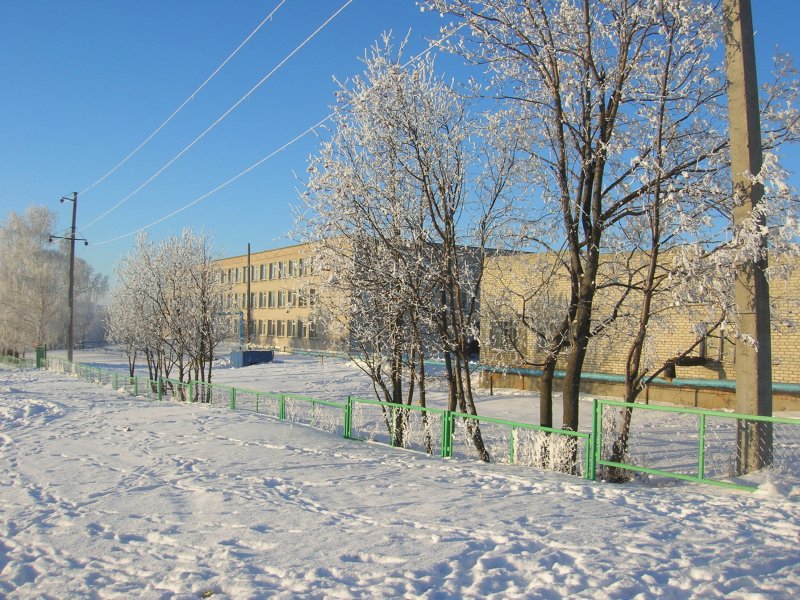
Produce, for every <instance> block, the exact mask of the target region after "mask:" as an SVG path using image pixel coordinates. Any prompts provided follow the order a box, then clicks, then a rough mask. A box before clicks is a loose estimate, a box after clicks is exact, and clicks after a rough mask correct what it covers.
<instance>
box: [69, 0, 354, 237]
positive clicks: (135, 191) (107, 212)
mask: <svg viewBox="0 0 800 600" xmlns="http://www.w3.org/2000/svg"><path fill="white" fill-rule="evenodd" d="M352 2H353V0H347V1H346V2H345V3H344V4H343V5H342V6H341V7H340V8H339V9H338V10H337V11H336V12H335V13H333V14H332V15H331V16H330V17H328V19H327V20H326V21H325V22H324V23H323V24H322V25H320V26H319V27H317V29H315V30H314V32H313V33H312V34H311V35H309V36H308V37H307V38H306V39H305V40H303V42H302V43H301V44H300V45H299V46H297V47H296V48H295V49H294V50H292V51H291V52H290V53H289V54H288V55H286V57H285V58H284V59H283V60H281V61H280V62H279V63H278V64H277V65H276V66H275V67H273V69H272V70H271V71H270V72H269V73H267V74H266V75H265V76H264V77H262V78H261V79H260V80H259V81H258V83H256V84H255V85H254V86H253V87H252V88H250V90H249V91H248V92H247V93H246V94H245V95H244V96H242V97H241V98H239V100H237V101H236V102H235V103H234V104H233V105H232V106H231V107H230V108H229V109H228V110H226V111H225V112H224V113H223V114H222V115H221V116H220V117H219V118H218V119H217V120H216V121H214V122H213V123H212V124H211V125H209V126H208V127H207V128H206V129H205V130H204V131H203V132H202V133H201V134H200V135H198V136H197V137H196V138H195V139H194V140H192V142H191V143H190V144H189V145H188V146H186V147H185V148H184V149H183V150H181V151H180V152H179V153H178V154H176V155H175V156H174V157H172V158H171V159H170V160H169V161H167V162H166V163H165V164H164V165H163V166H162V167H161V168H160V169H158V170H157V171H156V172H155V173H153V175H151V176H150V177H149V178H147V179H146V180H145V181H144V183H142V184H141V185H139V187H137V188H136V189H134V190H133V191H132V192H131V193H130V194H128V195H127V196H125V197H124V198H123V199H122V200H120V201H119V202H117V203H116V204H115V205H114V206H112V207H111V208H109V209H108V210H107V211H105V212H104V213H102V214H101V215H100V216H99V217H97V218H95V219H94V220H92V221H90V222H89V223H87V224H86V225H84V227H83V229H84V230H85V229H88V228H89V227H91V226H92V225H94V224H95V223H97V222H98V221H100V220H101V219H103V218H104V217H106V216H107V215H109V214H110V213H111V212H113V211H115V210H116V209H117V208H119V207H120V206H122V205H123V204H125V202H127V201H128V200H130V199H131V198H132V197H133V196H135V195H136V194H138V193H139V192H140V191H141V190H142V189H144V188H145V187H146V186H147V185H149V184H150V183H152V181H153V180H154V179H155V178H156V177H158V176H159V175H161V173H163V172H164V171H166V170H167V169H168V168H169V167H170V166H172V165H173V164H174V163H175V162H176V161H177V160H178V159H179V158H180V157H181V156H183V155H184V154H186V153H187V152H188V151H189V150H190V149H191V148H192V147H193V146H194V145H195V144H196V143H197V142H199V141H200V140H201V139H203V138H204V137H205V136H206V135H207V134H208V133H209V132H210V131H211V130H212V129H214V128H215V127H216V126H217V125H219V124H220V123H221V122H222V121H223V120H224V119H225V118H226V117H227V116H228V115H230V114H231V113H232V112H233V111H234V110H236V108H238V107H239V105H241V104H242V102H244V101H245V100H247V99H248V98H249V97H250V96H251V95H252V94H253V93H254V92H255V91H256V90H257V89H258V88H259V87H261V86H262V85H263V84H264V83H265V82H266V81H267V80H268V79H269V78H270V77H272V75H274V74H275V72H276V71H278V69H280V68H281V67H282V66H283V65H285V64H286V63H287V62H288V61H289V59H291V58H292V57H293V56H294V55H295V54H297V53H298V52H299V51H300V50H301V49H302V48H303V47H304V46H306V45H307V44H308V43H309V42H310V41H311V40H312V39H313V38H314V37H316V35H317V34H319V32H320V31H322V30H323V29H324V28H325V27H327V25H328V24H329V23H330V22H331V21H333V20H334V19H335V18H336V17H337V16H338V15H339V13H341V12H342V11H343V10H344V9H345V8H347V7H348V6H349V5H350V4H352Z"/></svg>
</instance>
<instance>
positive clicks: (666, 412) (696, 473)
mask: <svg viewBox="0 0 800 600" xmlns="http://www.w3.org/2000/svg"><path fill="white" fill-rule="evenodd" d="M626 409H630V410H631V411H632V412H631V421H630V430H629V433H628V440H627V448H626V452H625V453H624V455H623V456H622V457H619V456H614V455H615V454H617V455H618V454H619V448H617V449H616V452H615V448H614V443H615V442H617V440H618V432H619V430H620V423H621V419H622V413H623V411H624V410H626ZM754 424H759V426H767V427H770V428H771V430H772V437H773V443H772V448H771V454H772V466H771V469H772V470H773V471H774V472H777V473H779V474H780V473H785V474H791V475H793V476H796V477H800V419H793V418H781V417H760V416H754V415H743V414H737V413H727V412H721V411H713V410H705V409H699V408H682V407H675V406H656V405H652V404H631V403H625V402H618V401H615V400H595V401H594V430H595V431H596V438H595V439H596V441H595V449H594V452H595V460H594V462H595V464H596V465H597V466H598V467H600V468H601V469H603V468H611V469H620V470H622V471H628V472H631V473H640V474H643V475H644V476H647V477H656V478H658V477H663V478H670V479H681V480H685V481H695V482H702V483H710V484H713V485H717V486H722V487H728V488H734V489H740V490H753V489H755V488H756V487H757V484H756V483H754V482H753V481H750V480H748V479H747V478H746V477H741V476H740V475H739V473H740V472H741V468H740V465H739V464H738V463H739V461H740V458H739V457H740V456H741V454H742V447H741V446H742V444H745V443H747V440H746V436H743V435H742V432H747V431H750V430H751V429H752V427H751V426H752V425H754ZM612 458H617V460H612ZM620 458H621V460H620Z"/></svg>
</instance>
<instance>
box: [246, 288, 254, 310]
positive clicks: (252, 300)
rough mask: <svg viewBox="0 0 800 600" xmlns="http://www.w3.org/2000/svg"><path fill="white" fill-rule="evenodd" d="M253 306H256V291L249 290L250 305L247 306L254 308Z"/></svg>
mask: <svg viewBox="0 0 800 600" xmlns="http://www.w3.org/2000/svg"><path fill="white" fill-rule="evenodd" d="M255 306H256V293H255V292H251V294H250V306H248V307H247V308H254V307H255Z"/></svg>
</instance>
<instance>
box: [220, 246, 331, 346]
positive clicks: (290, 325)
mask: <svg viewBox="0 0 800 600" xmlns="http://www.w3.org/2000/svg"><path fill="white" fill-rule="evenodd" d="M313 257H314V249H313V246H311V245H309V244H298V245H294V246H288V247H285V248H278V249H275V250H264V251H259V252H253V253H250V254H249V255H248V254H243V255H240V256H232V257H229V258H224V259H221V260H219V261H217V263H216V265H217V267H218V269H219V276H220V278H221V280H222V282H223V283H224V284H227V288H228V289H227V291H226V292H225V297H224V298H223V304H224V306H225V310H226V312H228V313H230V314H231V335H232V336H234V335H236V336H238V322H239V317H240V316H241V320H242V321H243V324H244V338H245V340H244V341H245V343H247V344H249V345H251V346H256V347H264V348H276V349H279V350H292V349H294V350H298V349H304V350H331V349H333V348H332V345H333V342H332V341H331V340H330V339H328V337H327V336H326V335H325V333H324V332H322V331H319V328H318V319H317V306H318V287H317V283H318V280H319V277H318V274H317V273H315V271H314V263H313Z"/></svg>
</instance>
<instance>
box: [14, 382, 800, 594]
mask: <svg viewBox="0 0 800 600" xmlns="http://www.w3.org/2000/svg"><path fill="white" fill-rule="evenodd" d="M770 489H772V491H773V492H775V489H774V486H773V487H772V488H771V487H770V486H769V485H766V486H764V490H763V491H761V492H759V493H757V494H756V495H746V494H742V493H734V492H727V491H723V490H715V489H707V488H697V487H691V486H679V487H675V488H670V489H663V490H661V489H647V488H643V487H638V486H627V487H615V486H611V485H604V484H599V483H598V484H588V483H584V482H582V481H580V480H577V479H573V478H569V477H563V476H559V475H556V474H544V473H539V472H536V471H532V470H526V469H522V468H503V467H499V466H491V465H488V466H487V465H482V464H473V463H459V462H455V461H443V460H441V459H438V458H429V457H426V456H422V455H417V454H412V453H407V452H402V451H393V450H390V449H387V448H383V447H380V446H375V445H369V444H363V443H358V442H352V441H347V440H342V439H339V438H337V437H335V436H332V435H328V434H325V433H321V432H317V431H314V430H311V429H307V428H304V427H299V426H291V425H288V424H283V423H279V422H275V421H272V420H270V419H267V418H264V417H261V416H259V415H255V414H248V413H230V412H227V411H225V410H222V409H216V408H210V407H207V406H197V405H191V406H190V405H178V404H172V403H164V404H152V403H147V402H145V401H142V400H133V399H130V398H127V397H123V396H120V395H117V394H116V393H114V392H112V391H110V390H108V389H103V388H99V387H97V386H94V385H91V384H88V383H84V382H82V381H79V380H75V379H70V378H66V377H63V376H57V375H55V374H52V373H45V372H34V371H14V370H10V369H6V368H3V367H0V596H6V597H9V598H31V597H37V598H38V597H48V598H65V597H76V596H81V597H96V598H120V597H144V598H198V597H200V596H201V595H203V594H204V593H209V594H213V597H214V598H237V599H238V598H259V597H278V598H294V597H312V598H315V597H316V598H322V597H325V598H337V597H338V598H352V597H356V598H359V597H360V598H367V597H369V598H372V597H423V598H458V597H474V598H485V597H489V598H492V597H493V598H522V597H524V598H561V597H565V596H573V597H575V596H577V597H591V598H634V597H637V596H638V597H641V598H650V597H662V598H688V597H695V598H731V597H743V596H747V595H748V594H753V596H750V597H755V598H790V597H798V596H800V566H799V565H800V490H789V489H784V490H782V492H783V493H780V494H779V493H777V492H776V493H772V494H770V493H769V492H770Z"/></svg>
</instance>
